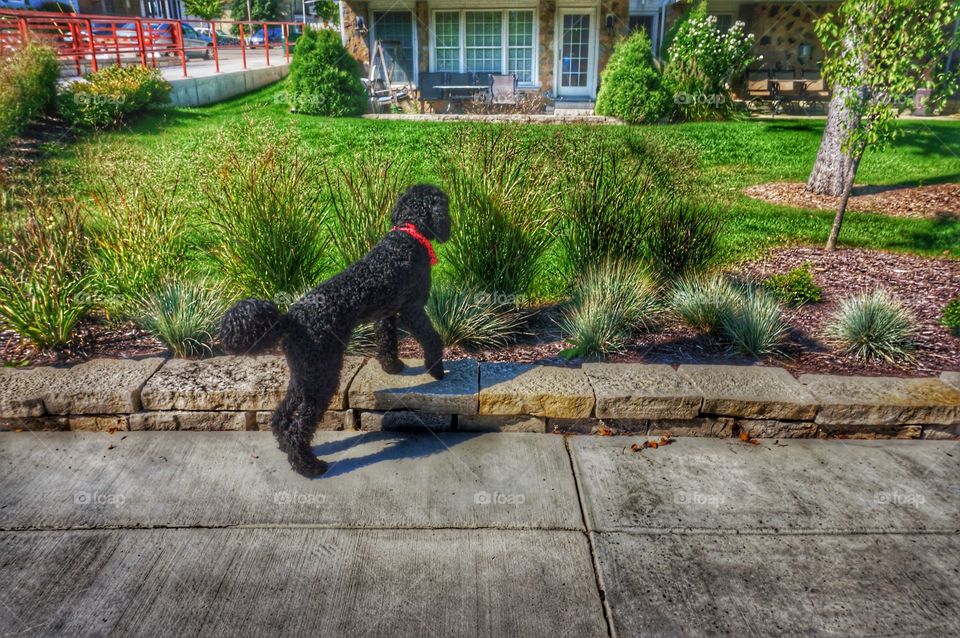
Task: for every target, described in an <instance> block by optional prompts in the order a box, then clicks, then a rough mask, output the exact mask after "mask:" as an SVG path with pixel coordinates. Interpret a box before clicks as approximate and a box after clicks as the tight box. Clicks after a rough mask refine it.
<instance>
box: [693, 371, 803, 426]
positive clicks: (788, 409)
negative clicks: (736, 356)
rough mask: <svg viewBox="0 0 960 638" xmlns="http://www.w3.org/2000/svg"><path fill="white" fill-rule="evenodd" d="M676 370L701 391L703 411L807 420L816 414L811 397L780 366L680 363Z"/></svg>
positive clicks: (729, 414) (718, 413)
mask: <svg viewBox="0 0 960 638" xmlns="http://www.w3.org/2000/svg"><path fill="white" fill-rule="evenodd" d="M677 371H678V372H679V373H680V374H681V375H682V376H684V377H686V378H687V379H689V380H690V381H691V382H692V383H693V384H694V386H696V388H697V389H698V390H699V391H700V392H701V393H702V394H703V407H702V408H701V411H702V412H703V413H704V414H716V415H721V416H739V417H744V418H748V419H787V420H790V421H809V420H811V419H813V417H814V415H816V413H817V403H816V401H815V400H814V398H813V396H811V394H810V393H809V392H808V391H807V390H806V388H804V387H803V386H802V385H800V383H798V382H797V380H796V379H794V378H793V377H792V376H791V375H790V373H789V372H787V371H786V370H784V369H782V368H767V367H764V366H723V365H721V366H716V365H681V366H680V367H679V368H678V369H677Z"/></svg>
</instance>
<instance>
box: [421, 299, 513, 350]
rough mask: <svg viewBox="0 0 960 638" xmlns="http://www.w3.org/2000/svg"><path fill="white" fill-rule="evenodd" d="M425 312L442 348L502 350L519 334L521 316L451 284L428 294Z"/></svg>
mask: <svg viewBox="0 0 960 638" xmlns="http://www.w3.org/2000/svg"><path fill="white" fill-rule="evenodd" d="M426 310H427V316H429V317H430V321H431V322H433V327H434V328H436V330H437V332H438V333H439V334H440V339H441V340H442V341H443V345H444V346H463V347H465V348H478V349H483V348H499V347H503V346H505V345H507V344H509V343H511V342H512V341H513V340H514V339H515V338H516V337H517V336H518V335H519V334H520V333H521V328H522V325H523V315H522V314H521V313H520V312H519V311H518V310H517V309H516V308H515V307H514V306H511V305H509V304H501V303H497V302H496V301H495V300H494V298H493V297H492V296H491V295H490V294H488V293H483V292H481V293H477V292H472V291H469V290H463V289H460V288H458V287H456V286H453V285H451V284H443V285H439V286H434V287H433V288H432V289H431V290H430V298H429V299H428V301H427V306H426Z"/></svg>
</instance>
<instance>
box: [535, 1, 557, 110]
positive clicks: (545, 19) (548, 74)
mask: <svg viewBox="0 0 960 638" xmlns="http://www.w3.org/2000/svg"><path fill="white" fill-rule="evenodd" d="M539 13H540V15H539V19H540V27H539V28H540V47H539V54H538V55H539V59H540V69H539V72H540V89H541V91H543V92H544V93H550V94H551V95H552V94H553V36H554V33H555V32H556V24H555V22H556V18H557V3H556V0H540V12H539Z"/></svg>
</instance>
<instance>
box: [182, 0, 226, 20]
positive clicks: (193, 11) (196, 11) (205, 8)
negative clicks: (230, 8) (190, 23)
mask: <svg viewBox="0 0 960 638" xmlns="http://www.w3.org/2000/svg"><path fill="white" fill-rule="evenodd" d="M183 8H184V9H186V11H187V14H188V15H192V16H196V17H198V18H203V19H204V20H213V19H214V18H219V17H220V16H222V15H223V0H183ZM235 19H240V18H239V17H238V18H235Z"/></svg>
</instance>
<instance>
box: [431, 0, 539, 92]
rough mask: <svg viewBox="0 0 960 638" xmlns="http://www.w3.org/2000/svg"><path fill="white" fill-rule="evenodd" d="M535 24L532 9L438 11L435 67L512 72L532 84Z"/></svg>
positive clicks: (435, 22) (435, 15)
mask: <svg viewBox="0 0 960 638" xmlns="http://www.w3.org/2000/svg"><path fill="white" fill-rule="evenodd" d="M536 26H537V25H536V13H535V12H534V11H533V10H495V11H471V10H461V11H435V12H434V14H433V47H432V50H431V53H432V55H433V70H434V71H459V72H465V73H466V72H474V73H513V74H516V76H517V80H518V81H519V82H521V83H525V84H531V83H533V82H534V80H535V75H534V69H536V57H535V56H536V47H535V46H534V43H535V40H536Z"/></svg>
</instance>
